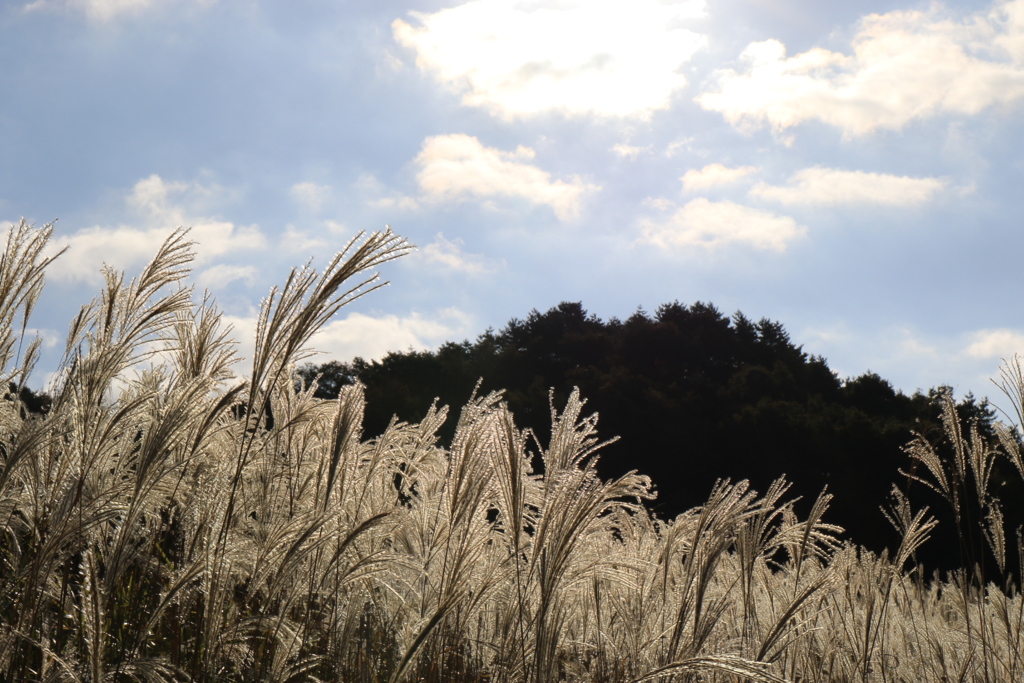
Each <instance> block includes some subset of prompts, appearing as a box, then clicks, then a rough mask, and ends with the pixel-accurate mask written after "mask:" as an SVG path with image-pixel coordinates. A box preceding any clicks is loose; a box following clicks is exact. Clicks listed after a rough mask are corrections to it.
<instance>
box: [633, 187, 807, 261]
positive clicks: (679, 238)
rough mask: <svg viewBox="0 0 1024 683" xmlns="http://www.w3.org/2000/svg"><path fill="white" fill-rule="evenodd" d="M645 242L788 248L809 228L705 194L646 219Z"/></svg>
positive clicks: (677, 246) (680, 246)
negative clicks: (663, 215) (665, 214)
mask: <svg viewBox="0 0 1024 683" xmlns="http://www.w3.org/2000/svg"><path fill="white" fill-rule="evenodd" d="M640 225H641V228H642V229H643V236H642V238H641V242H646V243H648V244H653V245H655V246H657V247H660V248H662V249H670V250H674V249H688V248H694V247H697V248H705V249H717V248H719V247H725V246H731V245H746V246H750V247H753V248H755V249H766V250H772V251H785V249H786V247H787V246H788V245H789V243H790V242H792V241H793V240H795V239H797V238H799V237H801V236H802V235H804V233H805V232H806V229H805V228H804V227H802V226H800V225H798V224H797V222H796V221H795V220H793V219H792V218H790V217H789V216H779V215H776V214H773V213H769V212H767V211H761V210H759V209H754V208H751V207H749V206H743V205H742V204H736V203H734V202H730V201H722V202H712V201H709V200H707V199H705V198H703V197H701V198H698V199H694V200H692V201H690V202H688V203H687V204H686V205H685V206H683V207H681V208H679V209H677V210H676V211H675V212H674V213H672V215H671V216H669V217H668V218H667V219H663V220H652V219H649V218H647V219H643V220H642V221H641V223H640Z"/></svg>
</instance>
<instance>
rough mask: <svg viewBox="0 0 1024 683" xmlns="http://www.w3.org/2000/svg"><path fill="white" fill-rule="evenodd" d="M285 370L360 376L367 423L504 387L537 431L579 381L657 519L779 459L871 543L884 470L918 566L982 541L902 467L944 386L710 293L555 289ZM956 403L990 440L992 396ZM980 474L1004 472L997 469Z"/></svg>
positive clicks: (379, 429) (330, 384) (936, 414)
mask: <svg viewBox="0 0 1024 683" xmlns="http://www.w3.org/2000/svg"><path fill="white" fill-rule="evenodd" d="M298 375H299V377H300V378H301V381H302V382H303V383H304V384H305V385H308V384H309V383H310V382H311V381H312V380H313V379H314V378H315V377H318V376H319V386H318V388H317V390H316V395H317V396H318V397H322V398H334V397H336V396H337V395H338V392H339V391H340V390H341V388H342V387H344V386H347V385H351V384H353V383H355V382H357V381H358V382H361V383H363V384H364V385H365V386H366V397H367V407H366V416H365V423H364V428H365V434H366V436H368V437H373V436H376V435H378V434H381V433H383V432H384V431H385V430H386V429H387V427H388V424H389V423H390V421H391V420H392V418H393V417H397V419H399V420H401V421H406V422H411V423H415V422H418V421H420V420H422V419H423V417H424V416H425V415H426V413H427V410H428V409H429V408H430V406H431V405H432V404H433V403H434V402H435V400H436V401H437V402H438V404H440V405H449V406H459V405H463V404H464V403H465V402H466V401H467V399H468V398H469V397H470V395H471V394H472V393H473V391H474V388H476V391H477V393H478V394H479V393H487V392H490V391H493V390H500V389H504V390H505V393H504V398H505V400H506V401H507V402H508V405H509V408H510V409H511V411H512V412H513V414H514V415H515V416H516V420H517V422H518V423H519V424H521V425H522V426H523V427H524V428H529V429H531V430H532V431H533V432H534V433H535V434H536V437H537V439H538V440H539V441H540V442H541V443H547V440H548V439H549V437H550V434H549V432H550V425H551V405H555V406H559V405H564V404H565V402H566V400H567V399H568V397H569V395H570V394H571V392H572V390H573V388H574V387H579V389H580V392H581V395H582V396H583V397H584V399H586V401H587V403H586V410H587V412H596V413H598V414H599V416H600V422H599V425H598V426H599V431H600V435H601V436H602V437H603V438H606V439H608V438H613V437H618V439H617V440H616V441H615V442H614V443H611V444H609V445H607V446H606V447H604V448H603V449H602V451H601V453H602V454H601V459H600V462H599V463H598V471H599V472H600V473H601V475H602V476H604V477H617V476H621V475H623V474H625V473H626V472H628V471H630V470H638V471H640V472H642V473H644V474H647V475H650V476H651V477H652V479H653V480H654V482H655V483H656V485H657V491H658V497H657V499H655V500H654V501H651V502H650V504H649V506H650V507H651V509H652V510H653V511H654V512H656V513H657V514H658V515H659V516H661V517H662V518H665V519H670V518H672V517H675V516H676V515H678V514H680V513H682V512H684V511H686V510H688V509H690V508H692V507H694V506H696V505H699V504H700V503H701V502H702V501H703V500H705V499H706V497H707V495H708V492H709V491H710V490H711V489H712V487H713V486H714V484H715V482H716V481H717V480H719V479H729V480H732V481H738V480H741V479H748V480H750V482H751V484H752V486H753V487H754V488H755V489H757V490H760V491H764V490H767V488H768V486H769V485H770V483H771V482H772V481H773V480H774V479H775V478H777V477H779V476H780V475H783V474H784V475H786V476H787V478H788V479H789V480H790V481H792V482H793V489H792V491H791V493H792V494H793V495H798V496H801V497H802V501H801V503H802V504H798V506H797V509H798V510H799V511H800V512H801V513H805V512H806V511H807V509H809V508H810V506H811V504H812V503H813V502H814V500H815V499H816V498H817V496H818V494H819V493H820V492H821V491H822V490H823V489H825V488H826V487H827V490H828V492H829V493H831V494H833V496H834V498H833V500H832V503H831V507H830V509H829V514H828V517H827V519H826V521H828V522H830V523H833V524H837V525H839V526H842V527H843V528H844V529H845V530H846V532H847V533H846V537H847V538H849V539H851V540H852V541H853V542H855V543H858V544H861V545H864V546H866V547H868V548H871V549H873V550H876V551H881V550H882V549H883V548H886V547H889V548H890V549H892V548H893V547H894V546H895V545H896V544H897V543H898V541H899V535H898V534H897V533H896V531H895V530H894V529H893V527H892V525H891V524H890V523H889V522H888V521H887V520H886V518H885V516H884V515H883V513H882V512H881V510H880V508H881V507H883V506H884V505H885V504H886V503H887V501H888V499H889V495H890V492H891V490H892V487H893V485H896V486H897V487H898V488H900V489H901V490H902V491H904V492H905V493H908V495H909V496H910V497H911V499H912V500H914V501H915V502H916V503H917V504H919V505H921V504H924V505H929V506H930V508H931V512H932V514H935V515H936V516H937V517H938V518H939V519H940V521H941V522H942V523H941V524H940V525H939V527H938V529H937V530H936V531H935V534H934V538H933V540H932V542H931V543H929V544H926V545H925V547H924V548H923V549H922V550H921V559H923V560H925V564H927V566H929V567H933V568H935V567H941V568H945V569H952V568H955V567H960V566H965V565H969V564H972V563H973V562H974V561H976V560H977V559H978V557H979V556H981V555H984V554H986V553H987V550H985V548H984V547H983V546H984V544H983V542H982V539H980V538H979V539H976V542H971V543H969V544H968V545H969V546H972V547H964V546H963V544H962V543H961V541H960V539H959V534H958V530H957V528H956V523H955V521H954V520H953V519H952V514H951V513H950V512H949V511H948V509H947V508H948V505H946V504H945V503H944V502H943V501H942V500H941V499H940V498H939V497H938V495H937V494H936V493H935V492H934V491H932V490H930V489H929V488H928V487H926V486H924V485H922V484H921V483H919V482H917V481H915V480H914V479H913V478H912V476H908V475H916V474H917V463H916V461H914V460H913V459H912V458H910V457H909V456H908V455H907V454H906V453H905V451H904V449H905V447H906V446H907V445H908V443H909V442H910V441H911V440H912V438H913V437H914V436H915V434H918V435H921V436H923V437H924V438H925V439H926V440H928V441H929V442H933V443H938V444H941V443H942V441H943V429H942V425H941V422H940V410H941V408H940V405H939V400H938V399H939V397H940V396H941V395H942V394H943V393H945V392H951V389H950V387H948V386H944V385H939V386H936V387H934V388H931V389H929V390H928V391H927V393H924V392H921V391H918V392H915V393H914V394H912V395H907V394H904V393H903V392H901V391H898V390H896V389H894V387H893V386H892V384H891V383H890V382H888V381H887V380H885V379H883V378H882V377H880V376H879V375H878V374H876V373H873V372H865V373H864V374H862V375H860V376H857V377H852V378H845V379H844V378H840V377H839V376H838V375H837V374H836V373H835V372H833V371H832V370H831V369H830V368H829V366H828V364H827V362H826V359H825V358H823V357H821V356H815V355H810V354H808V353H806V352H805V351H804V350H803V349H802V347H801V346H800V345H798V344H796V343H794V341H793V340H792V339H791V338H790V336H789V334H788V333H787V332H786V330H785V328H784V326H783V325H782V324H781V323H779V322H776V321H772V320H769V319H767V318H762V319H760V320H758V321H756V322H754V321H753V320H751V319H749V318H747V317H746V316H744V315H743V314H742V313H739V312H737V313H735V314H734V315H732V316H731V317H730V316H727V315H724V314H723V313H722V312H721V311H719V310H718V309H717V308H716V307H715V306H713V305H711V304H709V303H702V302H697V303H694V304H692V305H690V306H687V305H684V304H680V303H679V302H678V301H676V302H672V303H668V304H664V305H661V306H659V307H658V308H657V310H656V311H655V312H654V313H653V314H650V313H647V312H645V311H643V310H642V309H640V310H637V312H636V313H634V314H633V315H631V316H630V317H629V318H627V319H626V320H619V319H616V318H612V319H610V320H607V321H605V320H601V319H600V318H598V317H597V316H595V315H592V314H589V313H588V312H587V311H586V310H585V309H584V307H583V305H582V303H581V302H563V303H561V304H559V305H558V306H556V307H553V308H551V309H550V310H548V311H547V312H544V313H541V312H538V311H536V310H534V311H532V312H531V313H530V314H529V315H528V316H527V317H526V318H525V319H523V320H519V319H512V320H510V321H509V322H508V324H507V325H505V327H503V328H502V329H500V330H498V331H494V330H493V329H489V330H487V331H486V332H484V333H483V334H481V335H479V336H478V337H477V339H476V340H475V341H473V342H470V341H468V340H467V341H463V342H448V343H446V344H443V345H442V346H440V347H439V348H438V349H437V350H435V351H415V350H409V351H404V352H399V351H395V352H391V353H388V354H387V355H386V356H385V357H383V358H382V359H380V360H372V361H367V360H365V359H363V358H356V359H354V360H353V361H351V362H340V361H337V360H333V361H329V362H326V363H321V364H307V365H305V366H303V367H301V368H300V369H299V370H298ZM478 382H480V385H479V387H477V383H478ZM552 402H553V403H552ZM956 408H957V412H958V414H959V417H960V418H961V420H963V421H964V423H965V424H970V423H971V422H976V423H977V425H978V430H979V433H980V434H981V436H982V437H983V438H985V439H987V440H989V441H991V442H994V441H995V433H994V429H993V425H994V423H995V420H996V411H995V409H994V408H993V407H992V406H991V405H990V404H989V403H988V402H987V400H984V399H982V400H979V399H977V398H976V397H974V396H973V395H971V394H967V395H966V396H964V397H962V398H961V399H960V400H959V401H958V402H957V403H956ZM455 424H456V419H455V418H454V417H451V418H449V420H448V421H447V423H446V424H445V425H444V426H443V427H442V428H441V430H440V431H439V434H440V436H441V438H442V441H443V442H450V439H451V436H452V434H453V433H454V430H455ZM946 445H947V446H948V444H946ZM537 466H538V467H540V464H539V463H537ZM994 478H995V481H996V482H997V484H999V483H1002V482H1005V481H1009V477H1008V473H1004V472H1002V471H1000V470H998V469H997V471H996V472H995V473H994ZM1002 499H1003V501H1004V504H1005V505H1006V506H1007V507H1006V510H1005V514H1006V518H1007V527H1008V528H1009V529H1011V530H1012V529H1016V528H1017V527H1018V526H1019V525H1020V524H1022V523H1024V514H1022V510H1021V507H1020V505H1019V504H1015V503H1014V501H1015V500H1017V499H1019V497H1018V496H1008V495H1003V496H1002ZM979 514H980V512H979Z"/></svg>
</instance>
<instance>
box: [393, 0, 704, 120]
mask: <svg viewBox="0 0 1024 683" xmlns="http://www.w3.org/2000/svg"><path fill="white" fill-rule="evenodd" d="M705 5H706V3H705V0H674V1H673V0H632V1H631V2H628V3H625V2H621V1H620V0H533V1H530V2H522V1H521V0H475V1H473V2H468V3H465V4H462V5H459V6H458V7H453V8H450V9H445V10H441V11H440V12H436V13H434V14H422V13H419V12H411V13H410V14H411V16H412V17H413V18H414V19H416V21H417V23H419V26H418V27H414V26H412V25H410V24H408V23H406V22H404V21H402V20H401V19H396V20H395V22H394V23H393V24H392V28H393V30H394V35H395V39H396V40H397V41H398V42H399V43H401V44H402V45H404V46H406V47H408V48H411V49H413V50H415V51H416V53H417V59H416V63H417V65H418V66H419V67H420V68H421V69H423V70H425V71H430V72H432V73H433V74H434V75H435V76H436V77H437V78H438V80H440V81H442V82H443V83H446V84H448V85H449V86H451V87H452V88H453V89H454V90H455V91H457V92H460V93H463V97H462V102H463V103H464V104H466V105H470V106H477V107H484V108H486V109H488V110H489V111H491V112H492V113H494V114H497V115H499V116H501V117H504V118H514V117H517V116H523V115H529V114H536V113H539V112H546V111H552V110H556V111H561V112H563V113H566V114H569V115H573V114H588V113H593V114H598V115H603V116H615V117H636V118H645V117H647V116H649V115H650V113H651V112H652V111H655V110H658V109H665V108H666V107H668V104H669V101H670V98H671V96H672V94H673V93H674V92H676V91H677V90H680V89H681V88H683V87H684V86H685V85H686V78H685V77H684V76H683V75H682V74H681V73H679V72H678V69H679V67H680V65H682V64H683V63H685V62H687V61H688V60H689V59H690V58H691V57H692V56H693V55H694V53H695V52H697V51H698V50H699V49H701V48H702V47H703V46H704V45H705V44H706V38H705V37H704V36H702V35H700V34H698V33H695V32H693V31H691V30H689V29H686V28H683V27H682V26H681V25H680V24H681V23H685V22H686V21H688V20H691V19H695V18H698V17H701V16H703V15H704V13H705V9H706V7H705Z"/></svg>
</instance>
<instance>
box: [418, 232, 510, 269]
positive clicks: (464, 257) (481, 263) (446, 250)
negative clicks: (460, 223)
mask: <svg viewBox="0 0 1024 683" xmlns="http://www.w3.org/2000/svg"><path fill="white" fill-rule="evenodd" d="M462 244H463V243H462V240H460V239H459V238H455V239H454V240H448V239H445V236H444V235H443V234H442V233H437V236H436V237H435V238H434V241H433V242H431V243H430V244H428V245H427V246H425V247H423V249H422V250H421V251H420V254H421V256H420V258H422V259H423V260H424V261H426V262H427V263H430V264H435V265H438V266H441V267H442V268H447V269H449V270H455V271H459V272H463V273H467V274H469V275H480V274H483V273H488V272H491V271H493V270H495V268H496V267H497V266H496V264H494V263H491V262H490V261H489V260H488V259H486V258H484V257H483V256H481V255H479V254H467V253H466V252H464V251H462Z"/></svg>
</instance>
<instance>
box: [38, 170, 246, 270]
mask: <svg viewBox="0 0 1024 683" xmlns="http://www.w3.org/2000/svg"><path fill="white" fill-rule="evenodd" d="M224 194H225V192H224V191H223V190H222V189H221V188H218V187H216V186H211V185H203V184H200V183H180V182H165V181H164V180H163V179H162V178H160V176H158V175H151V176H149V177H148V178H144V179H143V180H140V181H139V182H138V183H136V184H135V186H134V188H133V189H132V192H131V194H130V195H128V197H127V198H126V204H127V205H128V206H129V207H130V208H131V209H133V210H134V211H135V212H137V213H138V214H139V215H140V217H141V223H142V226H141V227H133V226H128V225H120V226H117V227H104V226H99V225H97V226H94V227H91V228H83V229H82V230H78V231H76V232H74V233H72V234H70V235H67V236H60V235H58V236H56V237H55V238H54V242H53V245H54V247H53V248H54V250H56V249H58V248H60V247H62V246H65V245H66V246H67V247H68V250H67V252H66V253H65V254H64V255H63V256H61V257H60V259H58V261H57V263H55V264H54V267H53V268H51V269H50V270H49V271H48V275H49V277H50V278H52V279H54V280H56V281H65V282H67V281H85V282H88V283H90V284H93V285H96V284H100V283H102V275H101V273H100V268H101V266H102V265H103V264H107V265H109V266H111V267H113V268H117V269H119V270H127V269H130V268H133V267H137V266H141V265H144V264H145V263H148V262H149V260H150V259H151V258H152V257H153V255H154V254H155V253H156V250H157V249H158V248H159V246H160V245H161V244H162V243H163V241H164V240H165V239H166V238H167V236H168V235H170V234H171V232H172V231H173V230H174V229H175V228H176V227H179V226H182V227H191V231H190V232H189V235H188V237H189V239H190V240H193V241H194V242H196V244H195V246H194V247H193V248H194V249H195V252H196V260H195V262H194V263H195V265H200V266H201V265H203V264H204V263H208V262H210V260H212V259H213V258H216V257H218V256H223V255H225V254H234V253H236V252H238V251H247V250H258V249H263V248H264V247H265V246H266V240H265V239H264V237H263V234H262V233H261V232H260V230H259V228H258V227H257V226H245V227H239V226H236V225H235V224H234V223H231V222H228V221H223V220H218V219H216V218H212V217H209V216H202V215H197V214H198V213H199V211H198V210H201V208H205V207H206V206H207V205H209V204H210V203H216V202H217V201H219V200H221V199H223V197H224ZM197 209H198V210H197Z"/></svg>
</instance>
